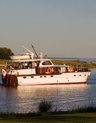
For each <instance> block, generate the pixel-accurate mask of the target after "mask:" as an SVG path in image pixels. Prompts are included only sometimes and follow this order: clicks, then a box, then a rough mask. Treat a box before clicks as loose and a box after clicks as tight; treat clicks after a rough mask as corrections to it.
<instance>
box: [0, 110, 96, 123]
mask: <svg viewBox="0 0 96 123" xmlns="http://www.w3.org/2000/svg"><path fill="white" fill-rule="evenodd" d="M45 122H46V123H54V122H55V123H96V112H91V113H72V114H71V113H70V114H69V113H68V114H47V115H38V116H31V115H27V114H24V115H21V114H19V115H16V114H13V115H12V114H11V115H10V116H8V115H7V114H6V115H3V116H0V123H45Z"/></svg>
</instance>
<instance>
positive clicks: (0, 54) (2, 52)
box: [0, 47, 14, 59]
mask: <svg viewBox="0 0 96 123" xmlns="http://www.w3.org/2000/svg"><path fill="white" fill-rule="evenodd" d="M12 55H14V53H13V52H12V51H11V49H9V48H6V47H3V48H2V47H1V48H0V59H10V56H12Z"/></svg>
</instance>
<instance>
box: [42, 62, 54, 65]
mask: <svg viewBox="0 0 96 123" xmlns="http://www.w3.org/2000/svg"><path fill="white" fill-rule="evenodd" d="M42 65H52V63H51V62H50V61H44V62H43V63H42Z"/></svg>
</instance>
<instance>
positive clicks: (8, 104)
mask: <svg viewBox="0 0 96 123" xmlns="http://www.w3.org/2000/svg"><path fill="white" fill-rule="evenodd" d="M0 83H1V78H0ZM44 99H46V100H47V101H51V102H52V104H53V109H52V110H53V111H54V110H57V111H66V110H71V109H75V108H78V107H85V106H96V69H92V72H91V75H90V77H88V81H87V83H86V84H70V85H43V86H18V87H4V86H0V112H15V113H29V112H37V111H38V105H39V103H40V102H41V101H43V100H44Z"/></svg>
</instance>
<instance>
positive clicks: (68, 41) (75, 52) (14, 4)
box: [0, 0, 96, 58]
mask: <svg viewBox="0 0 96 123" xmlns="http://www.w3.org/2000/svg"><path fill="white" fill-rule="evenodd" d="M95 39H96V0H0V47H7V48H10V49H11V50H12V51H13V53H14V54H21V53H23V52H24V49H23V47H22V46H25V47H26V48H28V49H29V50H31V51H32V47H31V44H32V45H34V47H35V49H36V51H37V53H40V52H42V53H43V55H48V56H51V57H76V58H96V41H95Z"/></svg>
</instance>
